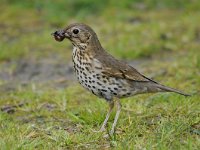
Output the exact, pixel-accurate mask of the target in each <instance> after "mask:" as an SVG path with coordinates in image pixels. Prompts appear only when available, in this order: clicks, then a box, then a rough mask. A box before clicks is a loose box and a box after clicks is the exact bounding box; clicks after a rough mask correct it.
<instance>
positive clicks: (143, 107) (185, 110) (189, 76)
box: [0, 0, 200, 150]
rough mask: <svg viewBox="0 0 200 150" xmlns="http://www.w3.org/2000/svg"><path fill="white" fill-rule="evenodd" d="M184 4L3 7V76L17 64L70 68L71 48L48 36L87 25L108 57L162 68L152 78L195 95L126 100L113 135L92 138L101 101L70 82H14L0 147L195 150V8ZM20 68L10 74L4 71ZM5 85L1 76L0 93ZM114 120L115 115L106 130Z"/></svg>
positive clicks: (0, 103) (199, 142) (198, 57)
mask: <svg viewBox="0 0 200 150" xmlns="http://www.w3.org/2000/svg"><path fill="white" fill-rule="evenodd" d="M189 2H190V1H187V0H184V1H180V0H177V1H168V0H164V1H162V2H160V1H157V0H144V1H134V2H132V1H128V0H126V1H123V2H116V1H114V0H111V1H105V2H104V3H103V2H100V1H97V3H94V4H92V3H91V1H90V0H83V1H62V0H59V1H56V2H54V1H44V2H43V1H30V2H27V1H25V0H22V1H20V2H19V1H16V0H10V1H2V4H1V6H0V8H1V10H2V13H1V14H0V20H1V23H0V27H1V29H2V30H0V35H1V36H0V62H1V63H0V70H1V71H3V70H4V69H5V64H7V63H9V62H12V61H16V62H18V61H19V60H23V59H28V60H29V59H36V60H41V59H44V58H51V59H54V58H52V57H54V56H59V58H60V57H61V58H60V59H61V60H63V61H65V60H68V61H69V62H70V60H71V51H70V50H68V49H71V46H70V43H69V42H63V43H57V42H55V41H54V40H53V39H52V37H51V36H50V33H52V32H53V31H55V30H56V29H58V28H63V27H64V26H66V25H67V24H69V23H71V22H84V23H87V24H89V25H91V26H92V27H93V28H94V29H95V31H96V32H97V34H98V35H99V38H100V41H101V42H102V45H103V46H104V47H105V48H106V49H107V50H108V51H109V52H110V53H111V54H113V55H114V56H116V57H118V58H120V59H125V60H133V59H138V60H140V59H141V60H143V61H147V63H146V64H145V65H144V66H143V68H142V69H143V73H145V74H151V73H153V72H156V73H157V72H160V71H161V74H159V73H158V74H155V75H154V78H155V79H156V80H157V81H160V82H162V83H163V84H165V85H168V86H171V87H176V88H178V89H184V90H185V91H187V92H188V93H191V94H193V96H191V97H187V98H185V97H183V96H179V95H176V94H172V93H158V94H145V95H138V96H134V97H131V98H127V99H123V100H122V105H123V108H122V112H121V114H120V119H119V122H118V126H117V129H116V134H114V136H111V137H108V138H105V137H104V134H106V133H107V132H108V131H107V132H106V133H95V132H93V130H98V129H99V128H100V126H101V123H102V122H103V120H104V117H105V115H106V108H107V107H108V106H107V104H106V102H105V101H104V100H102V99H99V98H97V97H95V96H93V95H91V94H90V93H89V92H87V91H86V90H85V89H83V88H82V87H81V86H79V85H77V84H72V83H71V84H69V86H68V87H66V88H61V89H58V88H52V87H50V86H48V85H46V84H43V83H35V82H33V81H32V82H30V83H29V84H28V85H27V86H23V84H17V85H15V86H16V88H15V90H11V91H6V92H5V91H4V92H1V91H0V94H1V96H0V108H1V111H0V139H1V140H0V146H1V149H162V150H164V149H190V150H194V149H196V150H197V149H199V148H200V115H199V114H200V98H199V97H200V93H199V92H200V91H199V89H200V51H199V49H200V44H199V42H200V28H199V19H198V18H199V17H200V13H199V11H198V10H199V8H200V3H199V1H197V0H193V1H192V2H190V3H189ZM77 10H79V11H77ZM94 10H95V13H93V12H94ZM55 58H56V57H55ZM148 60H150V61H148ZM16 66H17V64H14V66H11V68H8V69H9V72H10V74H12V73H13V72H14V71H15V69H16ZM6 69H7V68H6ZM163 69H164V73H162V70H163ZM1 71H0V72H1ZM49 82H51V81H49ZM6 83H7V81H6V80H3V79H0V84H1V85H2V86H3V85H4V84H6ZM7 84H14V83H12V82H11V83H10V82H8V83H7ZM113 118H114V112H113V114H112V116H111V119H110V121H109V124H108V129H110V128H111V125H112V122H113Z"/></svg>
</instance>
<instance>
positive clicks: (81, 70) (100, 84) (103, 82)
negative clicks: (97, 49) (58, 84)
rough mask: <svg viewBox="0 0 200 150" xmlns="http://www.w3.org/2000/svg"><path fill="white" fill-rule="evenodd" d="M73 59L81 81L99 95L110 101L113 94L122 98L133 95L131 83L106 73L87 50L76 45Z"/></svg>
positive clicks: (77, 75)
mask: <svg viewBox="0 0 200 150" xmlns="http://www.w3.org/2000/svg"><path fill="white" fill-rule="evenodd" d="M72 60H73V63H74V70H75V74H76V77H77V79H78V81H79V83H80V84H81V85H82V86H83V87H85V88H86V89H88V90H89V91H91V92H92V93H93V94H95V95H97V96H98V97H103V98H105V99H106V100H108V101H109V100H112V98H113V96H116V97H119V98H121V97H128V96H130V95H132V92H131V91H130V90H127V89H131V88H130V84H128V83H127V82H126V81H125V80H122V79H120V78H115V77H108V76H107V75H104V74H103V72H102V65H101V63H100V62H99V61H98V60H97V59H95V58H93V57H92V56H90V55H89V54H88V53H86V52H85V51H82V50H81V49H79V48H77V47H75V46H74V48H73V55H72ZM127 86H129V88H127Z"/></svg>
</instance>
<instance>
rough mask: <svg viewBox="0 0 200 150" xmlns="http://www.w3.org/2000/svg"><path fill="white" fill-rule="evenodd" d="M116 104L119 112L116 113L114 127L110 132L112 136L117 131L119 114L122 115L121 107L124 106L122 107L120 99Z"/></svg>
mask: <svg viewBox="0 0 200 150" xmlns="http://www.w3.org/2000/svg"><path fill="white" fill-rule="evenodd" d="M116 104H117V112H116V115H115V119H114V122H113V125H112V129H111V131H110V134H111V135H112V134H113V133H114V131H115V127H116V125H117V120H118V118H119V114H120V112H121V107H122V105H121V103H120V101H119V99H117V100H116Z"/></svg>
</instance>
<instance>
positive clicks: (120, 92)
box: [53, 23, 188, 134]
mask: <svg viewBox="0 0 200 150" xmlns="http://www.w3.org/2000/svg"><path fill="white" fill-rule="evenodd" d="M53 36H54V38H55V40H57V41H63V40H64V39H65V38H66V39H68V40H70V41H71V43H72V44H73V54H72V60H73V63H74V70H75V74H76V76H77V78H78V81H79V83H80V84H81V85H82V86H83V87H85V88H86V89H88V90H89V91H90V92H92V93H93V94H95V95H96V96H98V97H101V98H104V99H105V100H106V101H107V102H108V103H109V110H108V113H107V115H106V118H105V120H104V122H103V125H102V127H101V129H100V131H103V130H105V126H106V124H107V121H108V119H109V117H110V113H111V111H112V109H113V106H114V103H115V102H116V104H117V112H116V115H115V119H114V123H113V125H112V129H111V131H110V134H113V132H114V129H115V126H116V124H117V120H118V117H119V114H120V110H121V104H120V101H119V98H124V97H129V96H133V95H136V94H142V93H153V92H175V93H178V94H181V95H184V96H188V94H185V93H183V92H181V91H178V90H176V89H172V88H170V87H166V86H164V85H161V84H159V83H158V82H156V81H154V80H152V79H149V78H147V77H145V76H144V75H142V74H141V73H139V72H138V71H137V70H136V69H135V68H133V67H132V66H129V65H128V64H126V63H124V62H122V61H119V60H117V59H115V58H114V57H113V56H111V55H110V54H108V53H107V52H106V51H105V50H104V48H103V47H102V46H101V44H100V42H99V40H98V38H97V35H96V33H95V32H94V31H93V30H92V28H90V27H89V26H88V25H85V24H80V23H75V24H71V25H69V26H68V27H66V28H65V29H63V30H59V31H56V32H54V33H53ZM114 98H116V101H114V100H113V99H114Z"/></svg>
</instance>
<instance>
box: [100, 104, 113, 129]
mask: <svg viewBox="0 0 200 150" xmlns="http://www.w3.org/2000/svg"><path fill="white" fill-rule="evenodd" d="M113 107H114V101H111V102H109V110H108V113H107V115H106V118H105V120H104V122H103V124H102V126H101V129H100V131H105V129H106V128H105V127H106V124H107V122H108V119H109V117H110V114H111V112H112V110H113Z"/></svg>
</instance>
